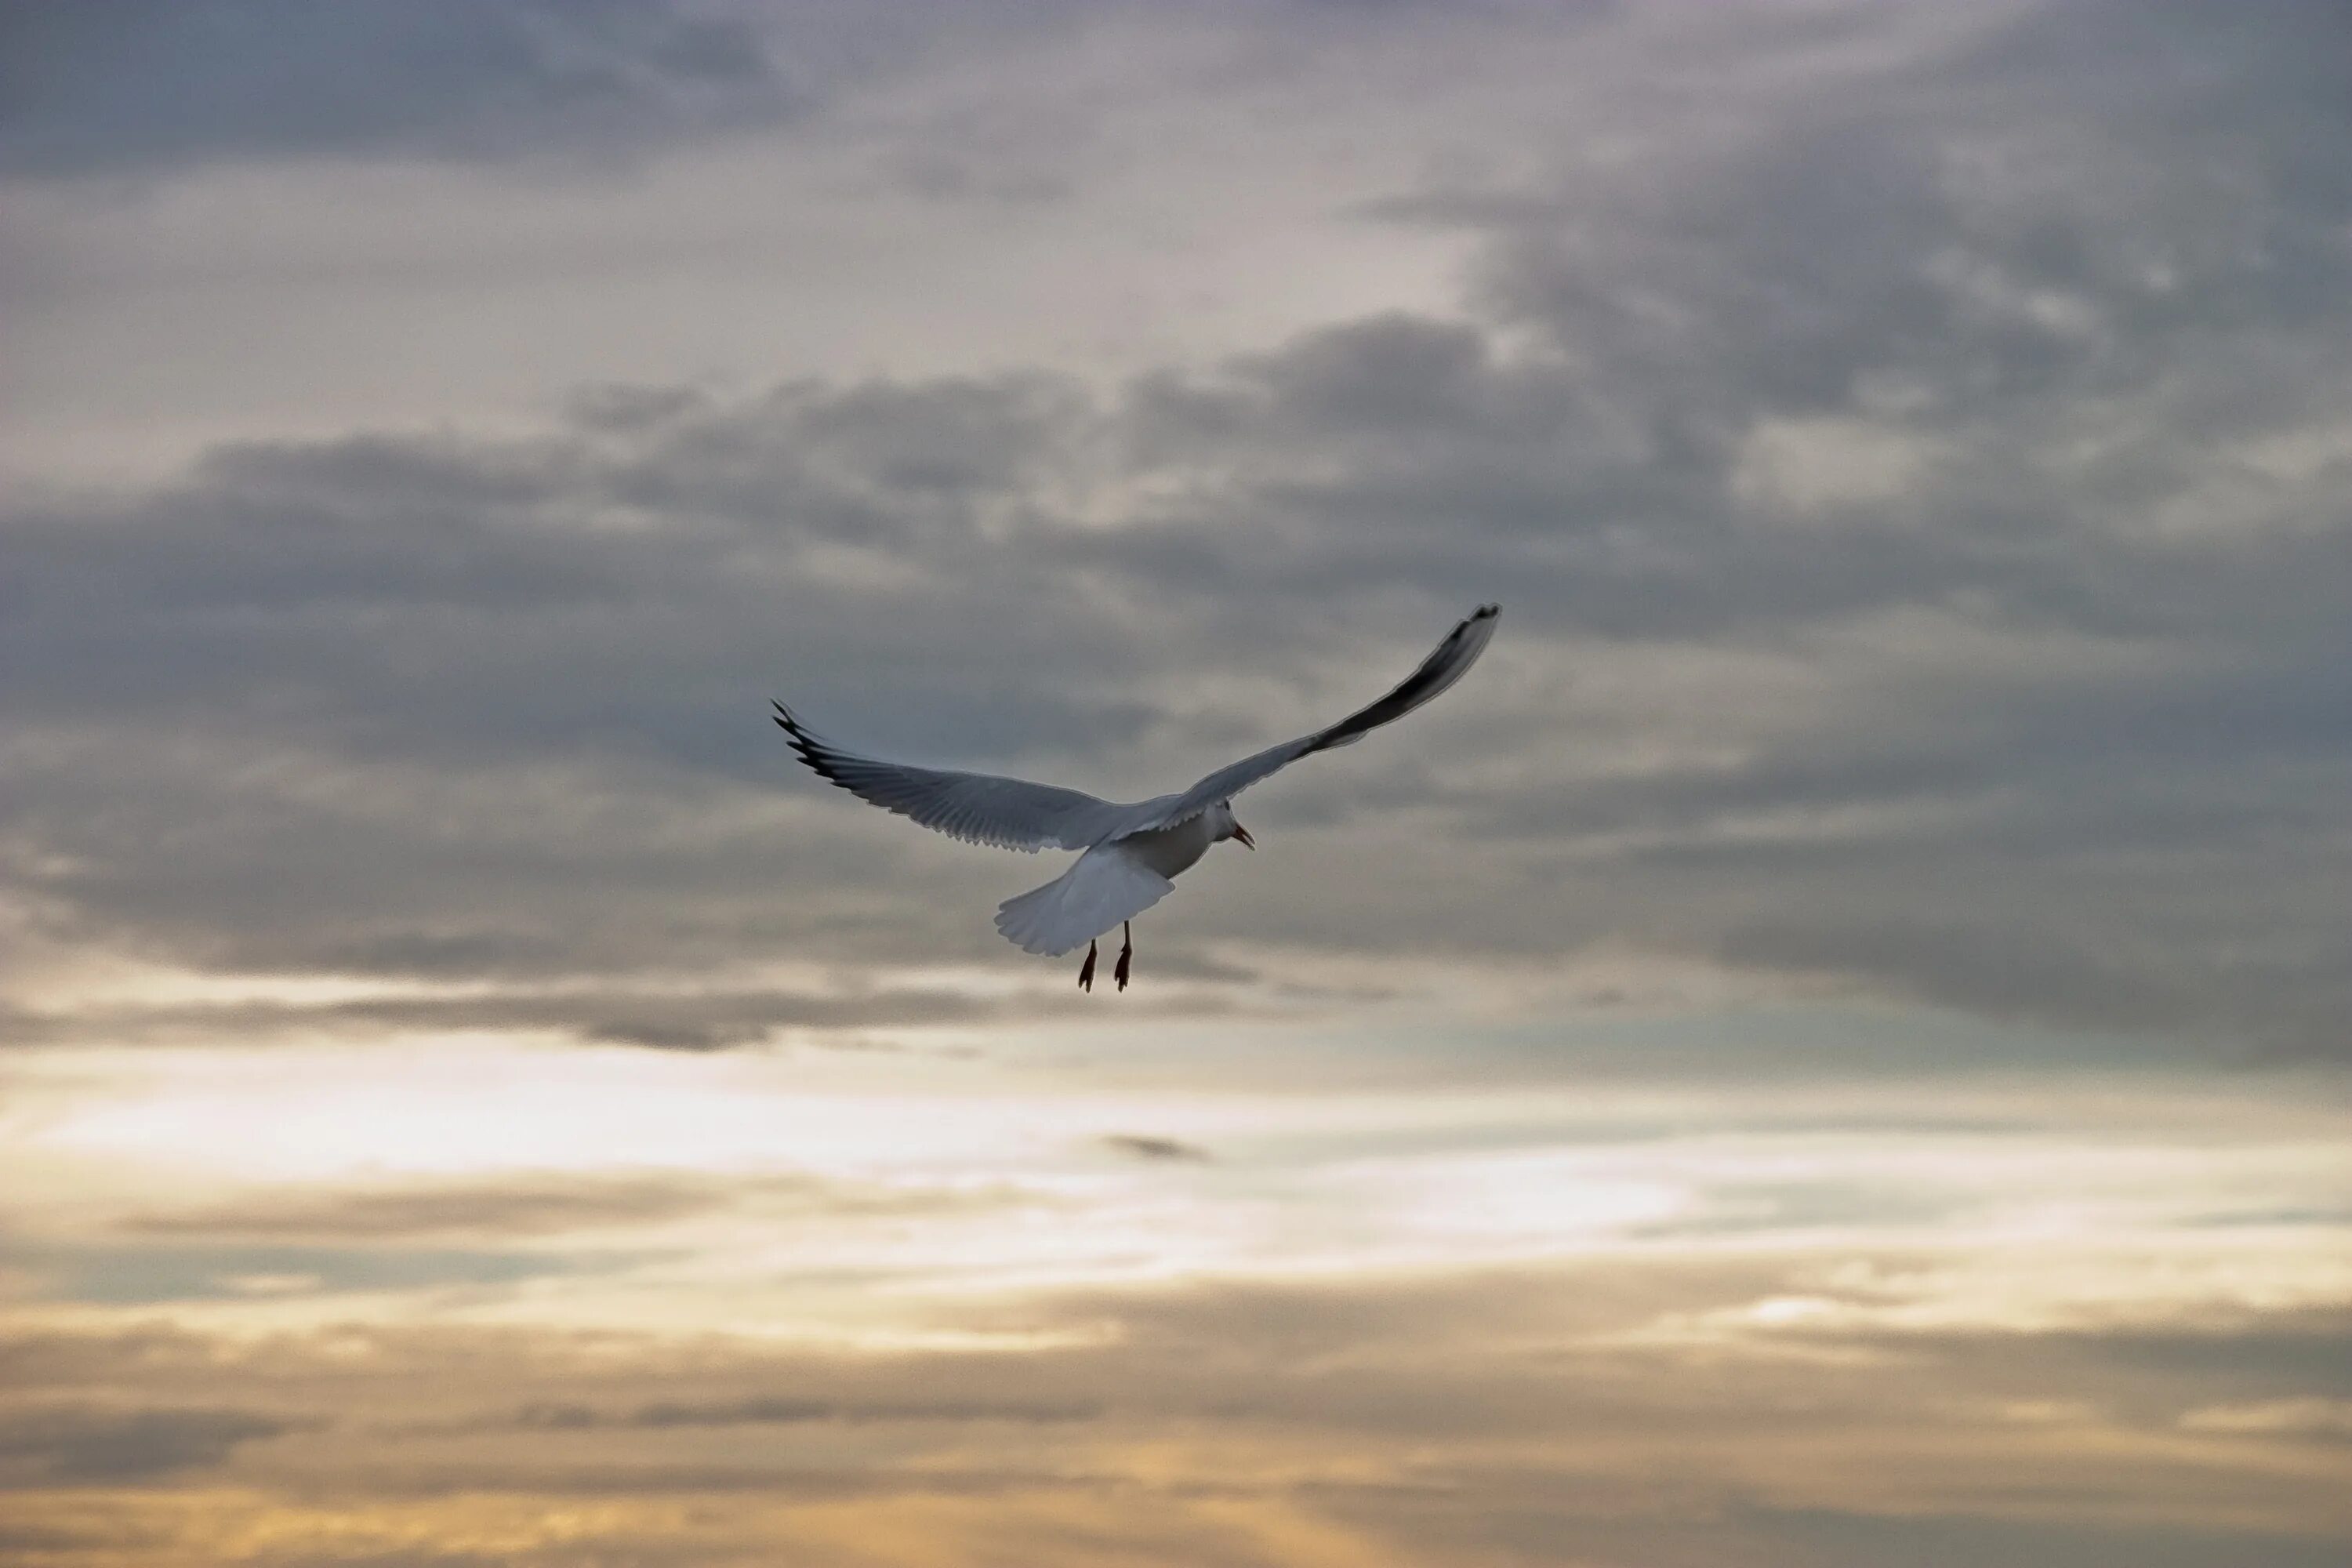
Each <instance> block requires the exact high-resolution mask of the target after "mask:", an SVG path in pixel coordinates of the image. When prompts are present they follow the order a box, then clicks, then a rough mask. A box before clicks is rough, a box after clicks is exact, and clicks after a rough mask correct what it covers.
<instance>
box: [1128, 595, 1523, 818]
mask: <svg viewBox="0 0 2352 1568" xmlns="http://www.w3.org/2000/svg"><path fill="white" fill-rule="evenodd" d="M1502 613H1503V611H1502V606H1501V605H1479V606H1478V608H1477V609H1476V610H1475V611H1473V612H1472V613H1471V614H1470V616H1468V617H1467V618H1466V619H1465V620H1464V621H1463V622H1462V623H1461V624H1460V625H1459V626H1455V627H1454V629H1453V630H1452V631H1450V632H1448V633H1446V634H1445V640H1444V641H1443V642H1441V643H1439V644H1438V645H1437V647H1436V648H1435V649H1434V650H1433V652H1432V653H1431V654H1430V656H1429V657H1428V658H1425V659H1423V660H1422V661H1421V668H1418V669H1416V670H1414V671H1413V672H1412V674H1411V675H1408V676H1406V677H1405V678H1404V679H1403V680H1402V681H1401V682H1399V683H1398V685H1397V688H1396V689H1395V690H1393V691H1391V692H1390V693H1389V694H1388V695H1387V696H1385V697H1383V698H1381V700H1379V701H1377V702H1373V703H1370V704H1367V705H1366V706H1364V707H1362V708H1359V709H1358V710H1356V711H1354V712H1353V713H1350V714H1349V715H1348V716H1347V717H1346V718H1345V719H1342V720H1340V721H1339V722H1338V723H1336V724H1331V725H1328V726H1326V727H1325V728H1323V729H1320V730H1318V731H1315V732H1314V733H1313V734H1311V735H1301V736H1300V737H1299V738H1298V739H1297V740H1295V741H1285V742H1282V743H1281V744H1280V745H1278V746H1268V747H1267V748H1266V749H1265V751H1263V752H1257V753H1256V754H1255V755H1254V756H1247V757H1244V758H1243V759H1242V760H1241V761H1240V762H1238V763H1227V764H1226V765H1225V766H1223V767H1222V768H1219V769H1218V770H1217V771H1216V772H1215V773H1211V774H1209V775H1208V776H1207V777H1206V778H1203V779H1202V780H1201V782H1200V783H1198V784H1194V785H1193V786H1192V788H1191V789H1188V790H1186V791H1185V792H1184V793H1183V794H1182V795H1178V796H1176V797H1175V799H1174V802H1173V803H1172V804H1171V805H1168V806H1167V808H1166V810H1165V811H1164V812H1163V813H1160V814H1159V815H1157V816H1151V815H1146V816H1145V817H1144V819H1143V820H1142V821H1140V822H1138V823H1136V824H1135V825H1134V826H1129V827H1127V828H1125V829H1124V833H1125V834H1134V833H1145V832H1150V831H1153V830H1155V829H1159V828H1163V827H1173V826H1176V825H1177V824H1178V823H1180V822H1186V821H1190V820H1191V819H1192V818H1193V817H1195V816H1200V815H1201V813H1202V812H1204V811H1206V810H1208V809H1209V807H1211V806H1213V805H1216V804H1217V803H1218V802H1219V801H1221V800H1231V799H1233V798H1234V796H1235V795H1239V794H1240V793H1241V792H1242V791H1244V790H1245V789H1247V788H1248V787H1249V786H1250V785H1252V784H1256V783H1258V782H1260V781H1261V780H1263V779H1266V778H1269V777H1271V776H1273V775H1274V774H1275V773H1279V772H1281V771H1282V770H1283V769H1284V768H1286V767H1288V766H1289V765H1290V764H1291V763H1295V762H1297V760H1298V759H1299V758H1301V757H1306V756H1312V755H1313V754H1314V753H1316V752H1328V751H1330V750H1332V749H1333V748H1334V747H1338V746H1348V745H1353V744H1354V743H1355V742H1358V741H1360V740H1362V739H1363V738H1364V736H1365V735H1366V733H1368V732H1369V731H1373V730H1377V729H1379V728H1380V727H1381V725H1383V724H1387V723H1391V722H1393V721H1396V720H1398V719H1402V718H1403V717H1404V716H1405V715H1406V714H1408V713H1410V712H1412V710H1414V709H1416V708H1418V707H1420V706H1421V705H1422V704H1423V703H1424V702H1427V701H1429V700H1431V699H1433V698H1434V697H1436V696H1437V694H1438V693H1440V692H1442V691H1444V689H1446V688H1447V687H1449V686H1452V685H1453V684H1454V682H1455V681H1457V680H1459V679H1462V678H1463V676H1464V675H1465V674H1467V673H1468V672H1469V669H1470V667H1471V666H1472V665H1473V664H1475V663H1476V662H1477V661H1478V656H1479V655H1480V654H1482V653H1484V652H1486V645H1487V643H1489V642H1491V641H1492V640H1494V636H1495V617H1496V616H1499V615H1501V614H1502ZM1157 804H1159V803H1157V802H1147V803H1146V805H1157Z"/></svg>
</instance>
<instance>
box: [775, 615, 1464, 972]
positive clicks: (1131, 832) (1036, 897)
mask: <svg viewBox="0 0 2352 1568" xmlns="http://www.w3.org/2000/svg"><path fill="white" fill-rule="evenodd" d="M1501 613H1502V606H1500V605H1479V606H1478V608H1477V609H1476V610H1475V611H1474V612H1472V614H1471V616H1470V617H1469V618H1468V619H1467V620H1465V621H1464V622H1463V623H1462V624H1461V625H1459V626H1455V627H1454V629H1453V630H1452V631H1450V632H1448V633H1447V634H1446V635H1445V640H1444V642H1442V643H1439V644H1438V645H1437V650H1436V651H1435V652H1434V653H1432V654H1431V655H1430V656H1429V657H1428V658H1425V659H1423V661H1422V664H1421V668H1419V669H1416V670H1414V671H1413V672H1412V674H1411V675H1409V676H1407V677H1405V679H1404V681H1403V683H1402V685H1400V686H1399V687H1398V688H1397V689H1395V690H1394V691H1391V692H1390V693H1389V694H1388V695H1387V696H1386V697H1383V698H1381V700H1379V701H1377V702H1375V703H1372V704H1371V705H1370V707H1367V708H1362V709H1359V710H1357V711H1355V712H1353V713H1350V714H1349V715H1348V716H1347V717H1346V718H1345V719H1342V720H1340V721H1339V722H1338V723H1336V724H1333V725H1330V726H1329V727H1328V728H1326V729H1321V730H1318V731H1315V732H1314V733H1313V734H1311V735H1302V736H1300V737H1299V738H1298V739H1297V740H1296V741H1285V742H1282V744H1280V745H1278V746H1268V747H1267V748H1266V749H1265V751H1263V752H1258V753H1257V754H1256V755H1255V756H1251V757H1244V758H1243V759H1242V760H1241V761H1240V762H1238V763H1232V764H1230V765H1228V766H1226V767H1222V768H1219V769H1218V770H1217V771H1216V772H1215V773H1211V774H1209V775H1208V776H1207V777H1206V778H1204V779H1202V781H1201V782H1200V783H1198V784H1194V785H1193V786H1192V788H1191V789H1188V790H1184V791H1182V792H1181V793H1180V794H1176V795H1156V796H1154V797H1153V798H1151V799H1150V800H1146V801H1139V802H1137V803H1136V804H1135V805H1117V804H1115V803H1113V802H1111V801H1108V800H1097V798H1096V797H1095V796H1093V795H1085V794H1082V793H1080V792H1079V791H1077V790H1074V789H1062V788H1059V787H1057V786H1055V785H1053V784H1031V783H1029V782H1028V781H1027V780H1025V779H1008V778H1000V777H997V776H995V775H994V774H992V773H949V772H946V771H944V770H941V769H939V768H917V767H909V766H908V765H907V764H906V763H888V762H884V761H883V760H882V759H881V758H879V757H866V756H860V755H859V754H858V753H857V752H845V751H843V750H842V749H841V748H840V747H839V746H836V745H835V744H833V743H832V742H830V741H825V740H821V739H819V738H818V737H817V736H816V735H815V734H814V733H813V732H811V731H810V730H809V728H808V727H807V726H806V725H804V724H803V723H802V722H801V721H800V717H799V715H797V714H795V713H794V712H793V710H791V709H789V708H787V707H785V706H784V705H783V704H782V703H781V702H779V703H777V704H776V705H775V708H776V722H777V723H779V724H781V725H782V726H783V728H784V732H785V733H786V734H788V735H790V736H791V737H792V743H793V751H794V752H798V753H799V754H800V759H801V761H803V762H804V763H807V764H808V765H809V766H810V767H812V768H814V769H815V770H816V772H817V773H819V774H820V775H822V776H823V777H824V778H825V779H827V780H829V781H831V782H832V783H834V784H839V785H840V786H841V787H842V788H843V789H845V790H847V791H848V792H849V793H850V794H852V795H856V797H857V798H858V799H860V800H863V801H868V802H871V803H872V804H874V805H878V806H880V807H882V808H883V809H884V810H885V811H895V812H897V813H898V815H899V816H906V817H911V818H913V819H914V820H915V821H917V822H919V823H920V824H922V826H925V827H935V828H937V829H939V831H940V832H941V833H944V834H947V835H949V836H950V837H955V838H961V839H964V840H965V841H967V842H969V843H972V844H987V845H992V846H994V847H997V848H1000V849H1019V850H1022V851H1024V852H1026V853H1031V854H1034V853H1035V852H1036V851H1037V850H1040V849H1076V850H1081V851H1083V853H1082V854H1080V855H1079V857H1078V858H1077V862H1076V864H1075V865H1073V866H1072V867H1071V868H1069V869H1068V870H1066V871H1065V872H1063V873H1062V874H1061V875H1060V876H1058V877H1056V878H1055V879H1053V880H1052V881H1050V882H1048V883H1046V884H1045V886H1044V887H1042V888H1033V889H1030V890H1029V891H1027V892H1025V893H1023V894H1022V895H1021V896H1020V897H1018V898H1014V899H1007V900H1005V901H1004V902H1003V903H1002V904H1000V905H998V906H997V910H996V929H997V930H998V931H1003V933H1004V935H1005V939H1006V940H1007V941H1009V942H1014V943H1017V944H1018V945H1019V946H1020V948H1021V950H1022V951H1023V952H1042V953H1048V954H1053V955H1056V956H1058V955H1059V954H1062V953H1066V952H1070V951H1071V950H1072V949H1074V948H1076V946H1077V945H1078V943H1080V942H1085V943H1086V944H1087V961H1086V963H1084V964H1083V965H1082V966H1081V967H1080V968H1079V970H1078V986H1079V988H1080V989H1081V990H1086V991H1091V990H1093V989H1094V984H1095V939H1096V938H1097V937H1099V936H1101V935H1103V934H1104V933H1105V932H1107V931H1109V930H1110V928H1111V927H1113V926H1118V927H1120V928H1121V932H1122V942H1121V946H1120V948H1119V952H1118V967H1117V968H1116V969H1114V970H1113V971H1112V973H1113V974H1114V975H1115V976H1116V977H1117V979H1118V988H1119V989H1120V990H1121V991H1124V990H1126V989H1127V976H1128V965H1129V963H1130V961H1132V959H1133V958H1134V956H1135V933H1134V931H1133V930H1132V929H1131V928H1129V924H1128V922H1129V921H1132V920H1133V919H1134V918H1135V917H1136V916H1137V915H1139V914H1141V913H1142V912H1143V911H1144V910H1148V909H1150V907H1151V906H1152V905H1154V904H1156V903H1158V902H1159V901H1160V900H1161V899H1163V898H1166V897H1167V896H1168V894H1169V892H1170V890H1171V889H1173V888H1174V887H1175V886H1176V884H1175V883H1174V882H1172V881H1171V880H1170V879H1171V878H1172V877H1174V876H1176V875H1178V874H1179V873H1180V872H1182V871H1185V870H1188V869H1190V868H1192V864H1193V863H1194V862H1195V861H1197V860H1199V859H1200V858H1201V857H1202V856H1203V855H1205V854H1207V853H1208V852H1209V846H1210V845H1212V844H1216V843H1221V842H1223V840H1225V839H1228V838H1238V839H1240V840H1241V841H1242V844H1243V845H1244V847H1247V848H1251V849H1255V848H1256V847H1257V841H1256V840H1255V839H1253V838H1252V837H1250V836H1249V830H1248V829H1247V828H1245V827H1244V826H1242V825H1241V824H1240V823H1238V822H1235V821H1234V804H1233V803H1234V796H1235V795H1239V794H1241V792H1242V791H1244V790H1245V789H1247V788H1248V787H1249V786H1250V785H1252V784H1255V783H1257V782H1258V781H1259V780H1260V779H1263V778H1269V777H1271V776H1273V775H1274V774H1275V773H1278V772H1280V771H1281V770H1282V769H1284V768H1286V767H1287V766H1289V765H1290V764H1291V763H1295V762H1297V760H1298V759H1299V758H1301V757H1304V756H1309V755H1312V754H1313V753H1314V752H1328V751H1329V750H1330V749H1331V748H1332V747H1334V746H1345V745H1349V744H1351V743H1352V742H1356V741H1359V740H1360V739H1362V738H1363V735H1364V733H1365V732H1366V731H1370V730H1375V729H1378V728H1379V727H1380V726H1381V725H1382V724H1385V723H1388V722H1389V721H1391V720H1394V719H1402V717H1404V715H1406V714H1407V713H1410V712H1412V710H1414V709H1416V708H1418V707H1420V706H1421V705H1422V704H1423V703H1424V702H1426V701H1428V700H1430V699H1431V698H1433V697H1435V696H1436V695H1437V694H1438V693H1439V692H1441V691H1443V690H1444V689H1446V688H1447V687H1449V686H1451V685H1453V684H1454V682H1455V681H1457V680H1459V679H1462V677H1463V675H1464V673H1465V672H1466V671H1467V670H1468V669H1469V668H1470V666H1471V665H1472V664H1474V663H1475V662H1476V660H1477V658H1478V656H1479V655H1480V654H1481V653H1484V652H1485V651H1486V644H1487V643H1488V641H1489V640H1491V639H1492V638H1493V637H1494V635H1495V617H1496V616H1497V615H1499V614H1501Z"/></svg>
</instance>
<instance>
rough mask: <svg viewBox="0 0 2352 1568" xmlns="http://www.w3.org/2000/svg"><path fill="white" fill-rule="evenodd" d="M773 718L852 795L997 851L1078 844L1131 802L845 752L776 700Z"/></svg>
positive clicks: (1104, 831)
mask: <svg viewBox="0 0 2352 1568" xmlns="http://www.w3.org/2000/svg"><path fill="white" fill-rule="evenodd" d="M775 709H776V722H777V723H778V724H779V725H780V726H782V729H783V731H784V733H785V734H787V735H789V736H791V737H792V747H793V752H794V753H795V754H797V755H798V756H799V757H800V759H801V761H803V762H804V763H807V764H808V765H809V766H810V767H811V768H812V769H814V771H815V772H816V773H817V775H818V776H819V777H820V778H823V779H824V780H826V781H827V782H829V783H831V784H838V785H839V786H840V787H841V788H843V789H845V790H847V791H848V792H849V793H850V794H852V795H856V797H857V798H858V799H860V800H863V801H866V802H868V803H870V804H872V805H878V806H880V807H881V808H882V809H883V810H885V811H890V812H896V813H897V814H898V815H899V816H904V817H908V818H910V819H912V820H913V821H915V822H917V823H919V824H920V825H922V826H925V827H929V828H934V829H936V830H938V831H939V832H941V833H944V834H946V835H948V836H949V837H951V838H961V839H963V840H964V841H965V842H967V843H971V844H986V845H989V846H991V847H994V848H998V849H1020V850H1024V851H1027V852H1030V853H1034V852H1035V851H1037V850H1040V849H1084V848H1086V847H1088V846H1089V845H1092V844H1095V843H1097V842H1098V841H1099V840H1101V839H1102V838H1103V837H1106V836H1107V835H1108V834H1111V833H1113V832H1116V831H1117V830H1118V827H1119V826H1121V824H1122V820H1123V818H1124V816H1125V815H1126V814H1128V813H1129V812H1130V811H1132V809H1133V808H1132V807H1129V806H1119V805H1112V804H1111V803H1110V802H1109V801H1107V800H1101V799H1098V798H1097V797H1096V796H1094V795H1087V794H1086V793H1085V792H1084V791H1082V790H1075V789H1063V788H1061V787H1059V786H1058V785H1055V784H1031V783H1030V782H1029V781H1027V780H1026V779H1013V778H1003V777H1001V776H999V775H997V774H994V773H952V772H950V771H948V770H947V769H944V768H918V767H910V766H908V764H907V763H893V762H886V761H884V760H883V759H882V758H879V757H868V756H863V755H860V754H859V753H857V752H851V751H845V750H844V749H842V748H841V747H839V746H836V745H835V744H833V742H830V741H827V740H825V739H824V738H823V737H821V736H819V735H817V734H815V733H814V731H811V730H810V729H809V728H808V727H807V726H806V725H804V724H803V723H802V722H801V721H800V717H799V715H797V714H795V713H794V712H793V710H791V709H789V708H787V707H785V706H784V705H783V704H782V703H781V702H779V703H776V704H775Z"/></svg>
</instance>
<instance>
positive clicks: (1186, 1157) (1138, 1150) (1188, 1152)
mask: <svg viewBox="0 0 2352 1568" xmlns="http://www.w3.org/2000/svg"><path fill="white" fill-rule="evenodd" d="M1102 1144H1103V1147H1104V1148H1106V1149H1108V1150H1110V1151H1112V1152H1114V1153H1119V1154H1126V1155H1129V1156H1130V1157H1131V1158H1134V1159H1138V1160H1150V1161H1160V1162H1165V1161H1178V1162H1188V1161H1189V1162H1192V1163H1207V1162H1208V1161H1210V1160H1212V1159H1213V1158H1214V1156H1213V1155H1212V1154H1211V1153H1210V1152H1208V1151H1207V1150H1206V1149H1203V1148H1202V1147H1201V1146H1200V1145H1199V1144H1197V1143H1187V1142H1184V1141H1183V1140H1182V1139H1181V1138H1161V1137H1155V1136H1152V1135H1150V1134H1148V1133H1141V1132H1113V1133H1110V1134H1108V1136H1106V1137H1105V1138H1104V1139H1103V1140H1102Z"/></svg>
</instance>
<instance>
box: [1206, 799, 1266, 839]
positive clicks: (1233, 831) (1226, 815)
mask: <svg viewBox="0 0 2352 1568" xmlns="http://www.w3.org/2000/svg"><path fill="white" fill-rule="evenodd" d="M1209 820H1210V822H1211V824H1212V825H1213V826H1214V827H1215V828H1216V837H1214V838H1212V839H1211V840H1210V842H1211V843H1213V844H1218V843H1223V841H1224V840H1226V839H1228V838H1238V839H1240V840H1241V841H1242V847H1243V848H1244V849H1255V848H1256V847H1257V840H1256V839H1255V838H1252V837H1250V833H1249V829H1248V828H1246V827H1244V826H1242V825H1241V824H1240V823H1238V822H1235V821H1234V803H1233V802H1232V801H1229V800H1221V801H1219V802H1217V804H1216V805H1213V806H1211V807H1210V808H1209Z"/></svg>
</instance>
